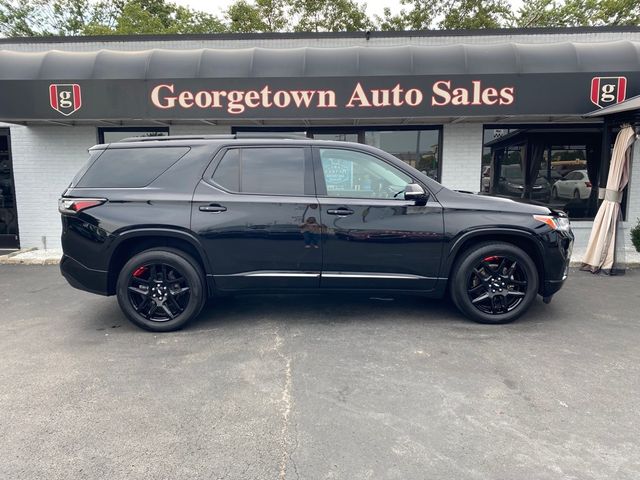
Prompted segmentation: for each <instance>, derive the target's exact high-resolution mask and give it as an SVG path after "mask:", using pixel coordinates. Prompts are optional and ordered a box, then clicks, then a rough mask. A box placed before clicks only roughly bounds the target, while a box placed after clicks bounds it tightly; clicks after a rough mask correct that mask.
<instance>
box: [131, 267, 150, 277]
mask: <svg viewBox="0 0 640 480" xmlns="http://www.w3.org/2000/svg"><path fill="white" fill-rule="evenodd" d="M146 271H147V267H138V268H136V270H135V271H134V272H133V276H134V277H136V278H140V277H142V275H143V274H144V273H145V272H146Z"/></svg>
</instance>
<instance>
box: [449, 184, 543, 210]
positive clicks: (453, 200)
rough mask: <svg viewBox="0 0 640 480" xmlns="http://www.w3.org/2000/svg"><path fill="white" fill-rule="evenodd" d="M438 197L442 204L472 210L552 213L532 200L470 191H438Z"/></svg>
mask: <svg viewBox="0 0 640 480" xmlns="http://www.w3.org/2000/svg"><path fill="white" fill-rule="evenodd" d="M438 199H439V200H440V201H441V202H442V203H443V205H444V206H448V205H451V206H456V204H458V205H459V207H460V208H467V209H472V210H473V209H475V210H492V211H496V212H513V213H530V214H537V215H549V214H550V213H553V210H552V209H550V208H549V207H546V206H544V205H541V204H539V203H537V202H534V201H532V200H527V199H518V200H517V201H516V200H514V199H511V198H505V197H494V196H491V195H479V194H477V193H472V192H460V191H457V192H455V191H451V190H447V193H446V194H445V195H443V192H440V193H439V194H438Z"/></svg>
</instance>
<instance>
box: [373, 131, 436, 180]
mask: <svg viewBox="0 0 640 480" xmlns="http://www.w3.org/2000/svg"><path fill="white" fill-rule="evenodd" d="M364 141H365V143H366V144H367V145H372V146H374V147H378V148H380V149H382V150H384V151H385V152H389V153H390V154H392V155H394V156H396V157H398V158H399V159H400V160H402V161H404V162H406V163H408V164H409V165H411V166H412V167H413V168H415V169H417V170H420V171H421V172H422V173H424V174H426V175H428V176H430V177H431V178H433V179H435V180H437V179H438V164H439V162H438V157H439V142H440V131H439V130H379V131H378V130H370V131H365V135H364Z"/></svg>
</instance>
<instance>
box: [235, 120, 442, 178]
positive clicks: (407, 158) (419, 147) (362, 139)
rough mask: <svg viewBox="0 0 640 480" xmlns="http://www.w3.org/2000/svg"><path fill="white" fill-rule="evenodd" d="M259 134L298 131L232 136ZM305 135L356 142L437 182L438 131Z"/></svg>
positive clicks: (316, 130) (322, 130) (320, 130)
mask: <svg viewBox="0 0 640 480" xmlns="http://www.w3.org/2000/svg"><path fill="white" fill-rule="evenodd" d="M242 131H251V132H256V131H261V132H273V131H277V132H282V133H291V132H294V131H297V129H295V128H292V129H290V130H287V129H283V128H278V129H276V130H271V129H269V128H260V129H256V128H252V127H235V128H233V129H232V132H234V133H235V132H242ZM306 134H307V135H308V136H310V137H311V138H314V139H317V140H333V141H340V142H355V143H365V144H367V145H371V146H374V147H377V148H380V149H381V150H384V151H385V152H389V153H390V154H392V155H394V156H396V157H398V158H399V159H400V160H402V161H404V162H406V163H408V164H409V165H411V166H412V167H414V168H416V169H418V170H420V171H421V172H422V173H424V174H426V175H428V176H429V177H431V178H433V179H434V180H438V178H439V172H440V139H441V130H440V128H439V127H424V128H420V129H416V128H412V129H407V128H402V127H400V128H396V129H393V128H392V127H385V128H381V127H361V128H353V127H341V128H336V127H312V128H309V129H308V130H307V131H306Z"/></svg>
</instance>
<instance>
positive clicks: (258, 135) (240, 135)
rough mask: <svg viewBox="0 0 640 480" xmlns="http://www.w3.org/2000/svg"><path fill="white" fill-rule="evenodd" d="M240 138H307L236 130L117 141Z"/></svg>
mask: <svg viewBox="0 0 640 480" xmlns="http://www.w3.org/2000/svg"><path fill="white" fill-rule="evenodd" d="M242 138H247V139H251V138H257V139H260V138H264V139H269V138H276V139H277V138H280V139H289V140H309V137H307V136H306V135H301V134H296V133H280V132H238V133H230V134H218V135H157V136H153V137H127V138H123V139H122V140H119V142H166V141H168V140H231V139H234V140H235V139H242Z"/></svg>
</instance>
